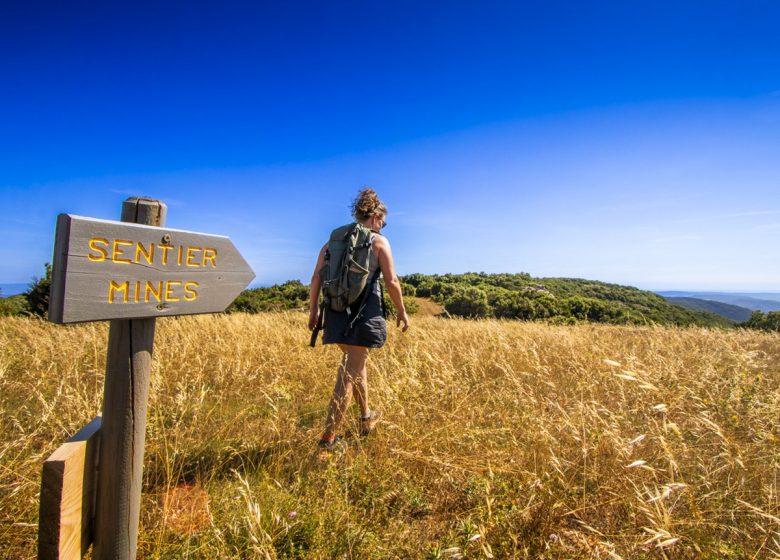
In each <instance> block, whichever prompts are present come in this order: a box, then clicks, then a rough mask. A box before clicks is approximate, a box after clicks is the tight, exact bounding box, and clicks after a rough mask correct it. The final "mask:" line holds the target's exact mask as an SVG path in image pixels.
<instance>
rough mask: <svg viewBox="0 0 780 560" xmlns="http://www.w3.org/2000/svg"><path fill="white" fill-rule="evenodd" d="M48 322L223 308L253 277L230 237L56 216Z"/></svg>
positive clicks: (212, 311)
mask: <svg viewBox="0 0 780 560" xmlns="http://www.w3.org/2000/svg"><path fill="white" fill-rule="evenodd" d="M54 249H55V250H54V265H53V271H52V286H51V296H50V301H49V320H50V321H53V322H55V323H76V322H82V321H100V320H106V319H134V318H144V317H167V316H171V315H185V314H193V313H214V312H218V311H223V310H224V309H225V308H226V307H227V306H228V305H230V303H231V302H232V301H233V300H234V299H235V297H236V296H237V295H238V294H239V293H241V290H243V289H244V288H245V287H246V286H247V285H248V284H249V282H251V281H252V279H253V278H254V277H255V274H254V272H253V271H252V269H251V268H250V267H249V265H248V264H247V262H246V261H245V260H244V258H243V257H242V256H241V254H240V253H239V252H238V250H237V249H236V247H235V246H234V245H233V243H232V242H231V241H230V239H229V238H227V237H225V236H221V235H209V234H205V233H195V232H191V231H182V230H175V229H170V228H161V227H154V226H146V225H139V224H132V223H126V222H118V221H110V220H98V219H94V218H84V217H81V216H74V215H70V214H61V215H60V216H59V217H58V219H57V234H56V239H55V244H54Z"/></svg>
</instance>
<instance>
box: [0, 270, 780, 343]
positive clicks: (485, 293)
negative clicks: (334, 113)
mask: <svg viewBox="0 0 780 560" xmlns="http://www.w3.org/2000/svg"><path fill="white" fill-rule="evenodd" d="M400 279H401V285H402V288H403V293H404V303H405V305H406V308H407V311H409V312H410V313H414V312H416V311H417V309H418V305H417V303H416V301H415V297H422V298H429V299H431V300H433V301H435V302H437V303H439V304H440V305H442V306H443V307H444V309H445V311H446V314H447V315H450V316H458V317H464V318H469V319H481V318H498V319H516V320H522V321H546V322H551V323H557V324H575V323H578V322H583V321H587V322H593V323H607V324H613V325H676V326H708V327H734V326H739V327H745V328H751V329H760V330H766V331H777V332H780V312H777V311H770V312H768V313H763V312H761V311H755V312H754V313H753V315H752V316H751V318H750V319H749V320H748V321H746V322H744V323H734V322H733V321H730V320H729V319H726V318H725V317H721V316H719V315H715V314H713V313H706V312H702V311H692V310H688V309H685V308H683V307H680V306H677V305H673V304H670V303H669V302H667V301H666V300H665V299H664V298H663V297H661V296H659V295H657V294H654V293H653V292H648V291H645V290H640V289H638V288H634V287H631V286H622V285H619V284H609V283H606V282H599V281H596V280H584V279H580V278H534V277H532V276H531V275H530V274H526V273H517V274H508V273H505V274H486V273H484V272H480V273H474V272H469V273H465V274H442V275H437V274H433V275H426V274H419V273H418V274H410V275H407V276H402V277H401V278H400ZM50 285H51V266H50V265H49V264H48V263H47V264H46V265H45V275H44V276H43V277H41V278H36V279H34V280H33V282H32V283H31V284H30V287H29V289H28V291H27V292H25V293H24V294H19V295H14V296H11V297H8V298H3V297H0V315H39V316H45V315H46V313H47V310H48V305H49V288H50ZM384 293H385V305H386V308H387V309H388V311H389V314H391V315H392V314H393V313H394V309H393V305H392V302H391V301H390V298H389V297H387V291H386V290H385V291H384ZM1 295H2V294H0V296H1ZM308 305H309V286H307V285H305V284H303V283H301V282H300V281H299V280H290V281H287V282H284V283H282V284H276V285H273V286H268V287H261V288H251V289H248V290H244V291H243V292H241V294H240V295H239V296H238V297H237V298H236V299H235V301H233V303H232V304H231V305H230V306H229V307H228V309H227V310H226V312H227V313H236V312H245V313H260V312H266V311H281V310H296V309H297V310H306V309H308Z"/></svg>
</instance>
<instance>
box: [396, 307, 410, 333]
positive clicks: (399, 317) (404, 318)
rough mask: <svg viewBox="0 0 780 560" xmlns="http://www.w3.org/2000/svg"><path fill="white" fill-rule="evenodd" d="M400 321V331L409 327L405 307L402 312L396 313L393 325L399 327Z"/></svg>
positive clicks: (404, 330)
mask: <svg viewBox="0 0 780 560" xmlns="http://www.w3.org/2000/svg"><path fill="white" fill-rule="evenodd" d="M401 323H403V324H404V326H403V328H402V329H401V332H406V329H408V328H409V315H407V314H406V310H405V309H404V310H403V311H402V312H400V313H398V314H397V315H396V317H395V326H396V327H400V326H401Z"/></svg>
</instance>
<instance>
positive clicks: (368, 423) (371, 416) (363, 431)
mask: <svg viewBox="0 0 780 560" xmlns="http://www.w3.org/2000/svg"><path fill="white" fill-rule="evenodd" d="M380 418H382V413H381V412H379V411H378V410H372V411H371V412H369V413H368V416H367V417H365V418H361V419H360V436H361V437H366V436H367V435H368V434H370V433H371V432H372V431H374V428H375V427H376V425H377V424H379V420H380Z"/></svg>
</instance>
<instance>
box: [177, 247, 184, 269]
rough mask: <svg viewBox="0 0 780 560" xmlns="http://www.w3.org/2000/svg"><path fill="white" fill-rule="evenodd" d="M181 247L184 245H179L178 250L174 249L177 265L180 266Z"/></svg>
mask: <svg viewBox="0 0 780 560" xmlns="http://www.w3.org/2000/svg"><path fill="white" fill-rule="evenodd" d="M183 249H184V246H183V245H179V250H178V251H176V264H178V265H179V266H181V253H182V250H183Z"/></svg>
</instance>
